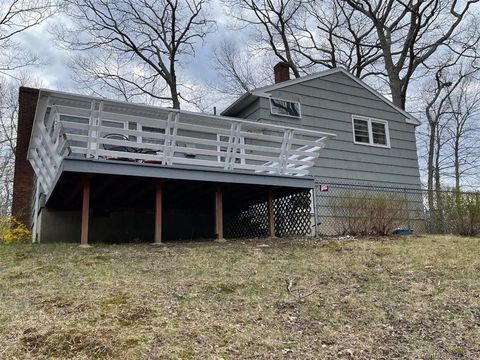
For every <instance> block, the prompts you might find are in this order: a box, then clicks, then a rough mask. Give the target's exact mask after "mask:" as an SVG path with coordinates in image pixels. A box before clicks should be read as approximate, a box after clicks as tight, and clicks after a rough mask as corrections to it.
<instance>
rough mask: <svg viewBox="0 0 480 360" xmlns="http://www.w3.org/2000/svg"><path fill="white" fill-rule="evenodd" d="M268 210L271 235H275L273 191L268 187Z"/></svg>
mask: <svg viewBox="0 0 480 360" xmlns="http://www.w3.org/2000/svg"><path fill="white" fill-rule="evenodd" d="M267 212H268V230H269V235H270V237H272V238H274V237H275V208H274V207H273V191H272V189H268V198H267Z"/></svg>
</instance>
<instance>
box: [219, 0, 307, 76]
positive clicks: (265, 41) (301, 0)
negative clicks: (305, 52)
mask: <svg viewBox="0 0 480 360" xmlns="http://www.w3.org/2000/svg"><path fill="white" fill-rule="evenodd" d="M309 1H310V0H260V1H257V0H226V2H227V3H228V4H229V6H230V7H231V8H232V9H235V10H234V11H233V14H232V15H233V16H234V17H235V18H236V19H237V20H239V21H240V22H241V23H243V24H244V25H250V26H254V27H255V29H256V30H257V31H256V38H255V41H256V44H257V47H258V48H259V49H261V50H265V51H266V52H270V51H272V52H273V53H274V54H275V56H276V57H277V58H278V59H279V60H280V61H282V62H285V63H287V64H288V65H289V67H290V69H291V71H292V73H293V75H294V76H295V77H300V75H301V72H302V68H301V65H300V64H299V59H298V56H297V52H296V50H295V46H296V41H295V36H296V31H297V29H298V26H297V24H298V22H299V21H300V19H301V18H302V16H303V15H304V10H305V7H304V5H305V4H306V3H307V2H309Z"/></svg>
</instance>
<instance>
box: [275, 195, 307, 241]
mask: <svg viewBox="0 0 480 360" xmlns="http://www.w3.org/2000/svg"><path fill="white" fill-rule="evenodd" d="M310 204H311V196H310V191H309V190H306V191H303V192H299V193H295V194H290V195H286V196H282V197H280V198H276V199H275V200H274V209H275V235H276V236H279V237H280V236H288V235H308V234H310V233H311V231H312V225H311V214H310Z"/></svg>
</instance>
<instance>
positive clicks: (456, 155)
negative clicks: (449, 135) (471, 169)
mask: <svg viewBox="0 0 480 360" xmlns="http://www.w3.org/2000/svg"><path fill="white" fill-rule="evenodd" d="M459 147H460V139H459V136H458V135H456V136H455V145H454V149H453V156H454V159H453V164H454V168H455V189H456V190H457V191H460V154H459V152H460V149H459Z"/></svg>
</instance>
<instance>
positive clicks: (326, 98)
mask: <svg viewBox="0 0 480 360" xmlns="http://www.w3.org/2000/svg"><path fill="white" fill-rule="evenodd" d="M289 75H290V74H289V68H288V65H287V64H285V63H279V64H277V65H276V67H275V84H273V85H270V86H266V87H262V88H258V89H255V90H253V91H250V92H248V93H246V94H244V95H243V96H242V97H240V98H239V99H238V100H237V101H235V102H234V103H233V104H232V105H230V106H229V107H228V108H227V109H226V110H225V111H223V112H222V115H225V116H234V117H240V118H248V119H252V120H255V121H259V122H262V123H268V124H276V125H289V126H297V127H301V128H303V129H309V130H314V131H326V132H330V133H334V134H336V137H334V138H332V139H331V140H329V141H328V146H327V147H326V148H324V149H322V151H320V152H319V156H318V158H317V159H316V160H315V166H313V167H312V168H311V169H310V175H311V176H313V177H314V178H315V182H316V192H315V194H316V199H315V200H316V201H315V202H316V206H315V209H316V211H317V212H318V213H319V214H321V216H320V215H317V217H318V218H319V219H317V222H318V223H320V222H321V223H322V227H320V228H319V229H317V231H319V232H322V233H327V234H329V233H332V232H333V231H334V230H332V229H331V228H332V226H333V223H334V222H335V219H334V218H333V216H332V214H331V200H332V198H338V197H342V196H355V195H352V193H359V192H365V191H368V192H371V193H372V194H373V195H374V196H375V195H378V194H388V195H394V196H393V197H401V198H402V199H403V198H406V199H407V200H408V208H409V213H410V215H409V216H410V217H411V218H412V219H413V220H415V222H416V224H412V223H410V224H407V223H406V224H402V225H405V226H408V227H416V228H417V229H418V230H421V229H422V228H423V225H424V224H423V223H424V221H423V216H424V215H423V203H422V201H423V199H422V192H421V182H420V172H419V164H418V157H417V147H416V138H415V128H416V127H417V126H418V125H420V122H419V121H418V120H417V119H416V118H415V117H414V116H412V115H411V114H409V113H407V112H405V111H404V110H402V109H400V108H398V107H396V106H395V105H394V104H393V103H392V102H391V101H389V100H387V99H386V98H385V97H384V96H382V95H381V94H379V93H378V92H377V91H375V90H374V89H372V88H371V87H369V86H368V85H367V84H365V83H364V82H363V81H361V80H359V79H358V78H357V77H355V76H353V75H352V74H350V73H349V72H347V71H346V70H344V69H342V68H335V69H331V70H326V71H322V72H319V73H315V74H311V75H308V76H304V77H300V78H295V79H290V76H289ZM320 189H325V190H326V191H319V190H320ZM397 195H398V196H397Z"/></svg>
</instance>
